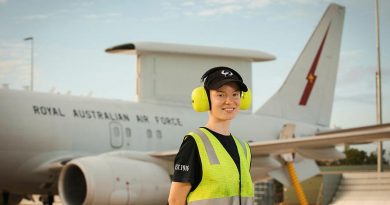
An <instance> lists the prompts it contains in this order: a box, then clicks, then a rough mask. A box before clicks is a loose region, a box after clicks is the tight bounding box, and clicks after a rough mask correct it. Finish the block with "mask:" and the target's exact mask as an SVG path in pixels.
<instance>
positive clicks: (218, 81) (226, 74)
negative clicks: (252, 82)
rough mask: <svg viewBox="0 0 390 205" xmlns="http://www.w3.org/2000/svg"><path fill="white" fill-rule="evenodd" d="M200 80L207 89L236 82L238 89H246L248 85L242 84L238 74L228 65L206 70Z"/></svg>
mask: <svg viewBox="0 0 390 205" xmlns="http://www.w3.org/2000/svg"><path fill="white" fill-rule="evenodd" d="M201 79H202V81H203V82H204V86H205V87H206V88H207V89H213V90H215V89H218V88H220V87H222V86H223V85H225V84H226V83H230V82H234V83H237V85H238V87H239V88H240V91H244V92H246V91H248V87H247V86H246V85H245V84H244V82H243V80H242V78H241V76H240V74H238V73H237V71H235V70H233V69H232V68H229V67H223V66H220V67H215V68H211V69H210V70H208V71H207V72H206V73H205V74H204V75H203V76H202V78H201Z"/></svg>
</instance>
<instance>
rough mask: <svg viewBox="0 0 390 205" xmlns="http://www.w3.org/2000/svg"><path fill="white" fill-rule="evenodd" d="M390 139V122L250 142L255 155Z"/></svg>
mask: <svg viewBox="0 0 390 205" xmlns="http://www.w3.org/2000/svg"><path fill="white" fill-rule="evenodd" d="M389 139H390V124H389V123H388V124H382V125H373V126H366V127H358V128H351V129H341V130H335V131H329V132H319V133H316V134H315V135H313V136H308V137H302V138H294V139H283V140H272V141H259V142H253V143H250V147H251V151H252V155H253V156H258V155H266V154H281V153H291V152H297V151H299V150H305V149H316V148H324V147H333V146H335V145H339V144H360V143H370V142H374V141H379V140H389Z"/></svg>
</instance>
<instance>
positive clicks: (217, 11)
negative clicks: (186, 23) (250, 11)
mask: <svg viewBox="0 0 390 205" xmlns="http://www.w3.org/2000/svg"><path fill="white" fill-rule="evenodd" d="M242 8H243V7H242V6H238V5H226V6H223V7H218V8H214V9H207V10H203V11H200V12H198V13H197V15H198V16H215V15H222V14H232V13H235V12H238V11H240V10H242Z"/></svg>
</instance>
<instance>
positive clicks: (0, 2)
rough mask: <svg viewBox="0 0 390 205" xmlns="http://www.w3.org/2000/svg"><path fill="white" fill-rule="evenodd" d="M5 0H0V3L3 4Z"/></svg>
mask: <svg viewBox="0 0 390 205" xmlns="http://www.w3.org/2000/svg"><path fill="white" fill-rule="evenodd" d="M7 2H8V0H0V4H5V3H7Z"/></svg>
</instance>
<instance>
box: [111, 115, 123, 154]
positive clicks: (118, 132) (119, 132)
mask: <svg viewBox="0 0 390 205" xmlns="http://www.w3.org/2000/svg"><path fill="white" fill-rule="evenodd" d="M109 128H110V144H111V147H112V148H121V147H122V146H123V129H122V125H121V124H120V123H119V122H115V121H112V122H110V124H109Z"/></svg>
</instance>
